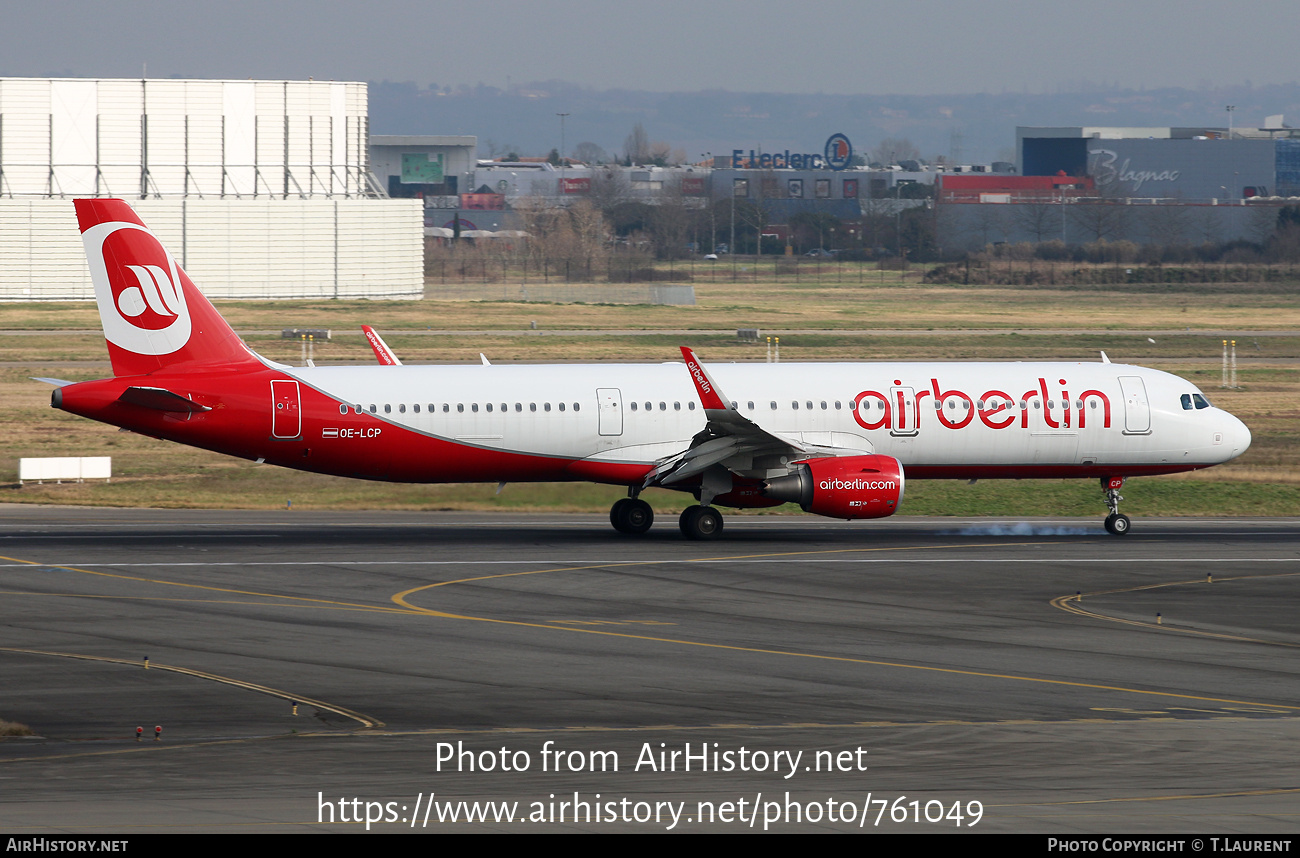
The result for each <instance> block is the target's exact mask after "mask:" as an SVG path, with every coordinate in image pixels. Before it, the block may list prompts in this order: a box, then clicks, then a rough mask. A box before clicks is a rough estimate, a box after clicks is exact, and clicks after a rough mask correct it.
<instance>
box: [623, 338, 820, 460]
mask: <svg viewBox="0 0 1300 858" xmlns="http://www.w3.org/2000/svg"><path fill="white" fill-rule="evenodd" d="M681 350H682V357H683V358H684V359H685V360H686V370H687V371H688V372H689V373H690V375H691V380H692V381H693V382H694V383H695V392H696V394H698V396H699V397H700V404H701V405H703V406H704V416H705V419H706V421H707V422H706V423H705V425H704V429H703V431H701V432H699V433H698V434H697V435H696V436H695V437H694V438H692V439H691V446H690V447H688V448H687V449H685V450H683V451H682V452H680V453H678V454H676V455H674V456H669V457H667V458H665V459H662V460H660V461H659V462H657V463H656V464H655V468H654V470H652V471H651V472H650V473H649V474H648V475H647V476H646V484H647V485H650V484H651V483H655V484H658V485H672V484H673V483H679V482H682V481H684V480H687V479H689V478H691V477H695V476H699V475H701V474H703V473H704V472H706V471H708V470H709V469H710V468H712V467H713V466H714V465H721V466H722V467H723V468H726V469H727V470H728V471H735V470H737V468H735V467H733V465H734V464H736V463H739V462H742V461H743V462H748V461H752V460H753V458H754V457H755V456H764V455H775V456H790V455H793V456H797V457H818V456H826V455H835V454H834V453H832V452H829V451H825V452H823V451H821V450H819V449H818V448H817V447H816V446H813V445H809V444H803V443H800V442H797V441H794V440H792V439H789V438H782V437H780V436H778V435H773V434H772V433H771V432H768V431H767V430H766V429H763V428H762V427H761V426H759V425H758V424H757V423H755V422H754V421H752V420H750V419H749V418H748V417H745V416H744V415H743V414H741V413H740V412H739V411H738V410H737V409H736V407H735V403H733V402H731V401H730V400H728V399H727V398H726V397H725V395H724V394H723V393H722V390H721V389H720V388H719V387H718V383H717V382H716V381H714V380H713V377H712V376H711V375H709V371H708V370H707V369H705V368H704V365H703V364H701V363H700V360H699V358H697V357H696V356H695V352H693V351H692V350H691V349H690V348H688V347H686V346H682V347H681ZM742 469H743V468H742Z"/></svg>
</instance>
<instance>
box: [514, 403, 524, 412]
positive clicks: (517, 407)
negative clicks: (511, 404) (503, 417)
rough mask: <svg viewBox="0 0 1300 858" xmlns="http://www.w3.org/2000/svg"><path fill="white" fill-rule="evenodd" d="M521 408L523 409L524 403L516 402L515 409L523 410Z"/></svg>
mask: <svg viewBox="0 0 1300 858" xmlns="http://www.w3.org/2000/svg"><path fill="white" fill-rule="evenodd" d="M523 410H524V404H523V403H522V402H516V403H515V411H523Z"/></svg>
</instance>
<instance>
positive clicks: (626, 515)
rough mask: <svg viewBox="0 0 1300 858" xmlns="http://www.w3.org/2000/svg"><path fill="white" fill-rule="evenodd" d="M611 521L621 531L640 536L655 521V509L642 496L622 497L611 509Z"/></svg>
mask: <svg viewBox="0 0 1300 858" xmlns="http://www.w3.org/2000/svg"><path fill="white" fill-rule="evenodd" d="M609 523H610V524H612V525H614V529H615V530H617V531H618V532H619V533H626V534H629V535H631V536H640V535H641V534H643V533H645V532H646V531H647V530H649V529H650V526H651V525H652V524H654V523H655V513H654V510H653V509H651V508H650V504H648V503H646V502H645V501H643V500H641V499H640V498H622V499H620V500H618V501H615V502H614V505H613V506H612V507H610V509H609Z"/></svg>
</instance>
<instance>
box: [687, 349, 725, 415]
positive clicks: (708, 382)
mask: <svg viewBox="0 0 1300 858" xmlns="http://www.w3.org/2000/svg"><path fill="white" fill-rule="evenodd" d="M680 348H681V350H682V357H683V358H685V359H686V369H687V371H689V372H690V374H691V381H693V382H695V392H696V393H698V394H699V395H700V403H701V404H702V405H703V406H704V410H705V411H726V410H727V403H726V401H725V400H724V399H723V397H722V391H721V390H719V389H718V385H717V383H716V382H715V381H714V380H713V378H712V377H711V376H710V375H709V371H708V370H706V369H705V368H704V366H703V365H702V364H701V363H700V359H699V358H697V357H696V356H695V352H693V351H691V350H690V348H688V347H687V346H681V347H680Z"/></svg>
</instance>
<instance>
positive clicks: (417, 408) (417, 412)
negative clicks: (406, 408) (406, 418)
mask: <svg viewBox="0 0 1300 858" xmlns="http://www.w3.org/2000/svg"><path fill="white" fill-rule="evenodd" d="M411 410H412V411H414V412H415V413H416V414H419V413H420V403H418V402H417V403H415V404H414V405H412V406H411Z"/></svg>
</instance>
